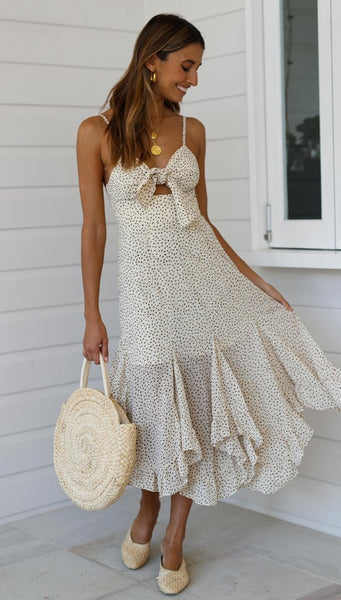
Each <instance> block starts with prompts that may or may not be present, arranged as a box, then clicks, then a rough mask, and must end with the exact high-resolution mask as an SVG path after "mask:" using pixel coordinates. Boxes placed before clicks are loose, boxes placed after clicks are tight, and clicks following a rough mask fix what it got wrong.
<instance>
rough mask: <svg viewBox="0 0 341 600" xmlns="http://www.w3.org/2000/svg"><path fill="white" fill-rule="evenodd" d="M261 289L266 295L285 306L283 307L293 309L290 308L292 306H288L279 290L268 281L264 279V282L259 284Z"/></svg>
mask: <svg viewBox="0 0 341 600" xmlns="http://www.w3.org/2000/svg"><path fill="white" fill-rule="evenodd" d="M261 289H262V290H263V291H264V292H265V293H266V294H268V296H270V297H271V298H273V299H274V300H277V302H280V304H283V306H285V308H286V309H287V310H290V311H293V310H294V309H293V308H292V306H290V304H289V302H288V301H287V300H286V299H285V298H283V296H282V295H281V294H280V293H279V291H278V290H276V288H274V287H273V286H272V285H270V283H267V282H266V281H264V283H263V284H262V286H261Z"/></svg>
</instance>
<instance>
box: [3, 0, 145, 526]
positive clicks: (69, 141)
mask: <svg viewBox="0 0 341 600" xmlns="http://www.w3.org/2000/svg"><path fill="white" fill-rule="evenodd" d="M127 10H129V14H130V16H129V20H127V18H126V14H127ZM142 11H143V6H142V3H141V2H140V1H139V0H128V1H124V2H123V1H122V0H114V1H110V2H109V1H107V0H99V2H97V3H96V5H95V4H94V3H92V2H89V1H88V0H85V1H84V0H82V2H79V1H76V2H72V3H71V4H70V2H66V0H61V1H60V2H58V3H57V4H51V3H47V2H45V1H44V2H40V1H39V0H36V1H33V2H32V3H30V6H28V5H27V6H26V7H25V6H24V5H23V3H22V2H21V0H20V1H18V2H16V1H14V2H11V3H10V5H7V6H6V10H5V8H4V6H3V5H2V6H1V7H0V52H1V63H0V77H1V81H2V85H1V89H2V92H1V98H0V129H1V140H0V212H1V223H0V256H1V258H0V263H1V264H0V285H1V295H0V330H1V336H0V354H1V361H0V372H1V375H0V376H1V386H0V456H1V458H0V478H1V490H2V494H1V496H2V499H1V501H0V520H1V519H5V520H7V521H8V520H11V519H13V518H17V517H18V516H20V515H22V514H27V513H28V512H30V511H33V512H34V511H37V510H46V509H47V508H48V506H49V505H50V506H51V507H54V506H56V504H58V503H64V502H65V501H66V496H65V494H64V492H63V491H62V489H61V488H60V486H59V483H58V481H57V478H56V475H55V473H54V469H53V466H52V461H53V458H52V442H53V433H54V426H55V423H56V420H57V418H58V415H59V412H60V407H61V404H62V402H64V401H65V400H66V399H67V397H68V396H69V395H70V393H71V392H72V391H73V389H75V387H77V386H78V384H79V375H80V369H81V365H82V338H83V333H84V317H83V312H84V309H83V289H82V280H81V269H80V236H81V223H82V210H81V203H80V197H79V191H78V178H77V165H76V153H75V142H76V135H77V128H78V125H79V123H80V122H81V121H82V120H84V119H85V118H86V117H88V116H90V115H93V114H96V113H97V112H98V110H99V108H100V106H101V105H102V104H103V103H104V101H105V98H106V96H107V93H108V92H109V90H110V89H111V87H112V86H113V85H114V83H115V82H116V81H117V79H118V78H119V77H120V75H121V73H122V72H123V69H124V68H125V67H126V66H127V65H128V63H129V60H130V56H131V52H132V48H133V44H134V42H135V38H136V32H137V31H138V30H139V29H140V26H141V22H142ZM105 208H106V214H107V220H108V241H107V246H106V255H105V256H106V260H105V264H104V267H103V276H102V282H101V311H102V314H103V318H104V320H105V323H106V325H107V329H108V334H109V338H110V355H112V352H113V351H114V349H115V348H116V345H117V342H118V338H119V334H120V326H119V310H118V299H117V278H116V267H117V263H116V242H117V224H116V220H115V217H114V215H113V213H112V210H111V208H110V206H109V203H108V200H107V198H106V197H105ZM90 383H91V385H96V387H99V388H100V387H101V381H100V372H99V369H98V368H93V369H92V370H91V373H90Z"/></svg>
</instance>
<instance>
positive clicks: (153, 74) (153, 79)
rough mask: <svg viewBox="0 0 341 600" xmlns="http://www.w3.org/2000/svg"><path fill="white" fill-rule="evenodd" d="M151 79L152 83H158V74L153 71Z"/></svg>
mask: <svg viewBox="0 0 341 600" xmlns="http://www.w3.org/2000/svg"><path fill="white" fill-rule="evenodd" d="M149 77H150V81H151V82H152V83H155V82H156V73H155V71H154V72H153V71H151V72H150V75H149Z"/></svg>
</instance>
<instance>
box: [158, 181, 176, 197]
mask: <svg viewBox="0 0 341 600" xmlns="http://www.w3.org/2000/svg"><path fill="white" fill-rule="evenodd" d="M171 193H172V190H171V189H169V187H168V185H166V184H165V183H162V184H161V183H157V184H156V188H155V192H154V196H161V195H163V194H167V195H168V194H171Z"/></svg>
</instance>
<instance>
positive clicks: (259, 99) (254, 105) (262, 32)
mask: <svg viewBox="0 0 341 600" xmlns="http://www.w3.org/2000/svg"><path fill="white" fill-rule="evenodd" d="M340 4H341V3H340V2H339V0H318V20H319V23H318V27H319V83H320V85H319V89H320V130H321V174H322V177H321V179H322V186H321V187H322V198H323V214H322V217H323V218H322V219H321V220H314V219H312V220H297V221H295V220H285V219H284V218H283V217H282V215H284V202H285V201H286V174H285V169H286V164H285V163H286V157H285V143H284V142H285V140H284V135H285V133H284V123H283V114H284V111H283V102H284V100H283V97H282V96H283V94H282V81H281V77H282V75H281V74H282V67H281V64H282V62H281V61H282V60H283V58H282V44H281V41H280V40H281V36H280V34H281V10H280V8H281V3H280V1H279V0H245V22H246V59H247V93H248V120H249V164H250V196H251V243H252V246H251V247H252V251H251V252H244V253H241V254H242V256H243V257H244V258H245V260H246V261H247V262H248V263H249V264H254V265H256V264H260V265H264V266H294V267H315V268H337V269H340V268H341V243H340V242H341V220H340V218H341V176H340V175H339V174H338V173H337V172H336V170H335V169H334V165H337V164H340V162H338V158H340V157H341V140H340V135H337V132H340V133H341V102H340V101H341V86H340V84H341V74H340V73H339V72H338V71H340V69H338V68H337V66H338V65H339V66H340V67H341V60H339V59H338V57H339V56H341V41H340V36H339V35H338V34H337V25H336V23H339V24H340V23H341V7H340ZM336 61H337V62H338V65H336ZM269 82H271V84H270V83H269ZM336 102H338V104H335V103H336ZM335 106H336V107H337V109H336V110H335V108H334V107H335ZM270 133H271V135H270ZM267 205H271V219H272V240H271V242H270V243H268V242H267V241H266V240H265V239H264V235H265V234H266V232H267V231H268V230H269V222H267V219H266V215H269V212H270V211H269V206H267ZM274 224H275V226H274ZM278 248H280V249H278Z"/></svg>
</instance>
